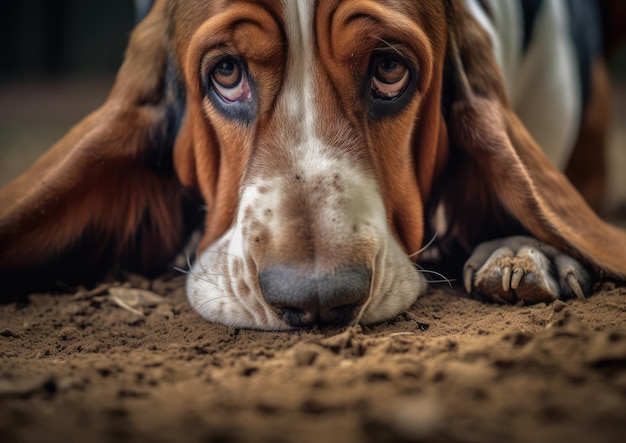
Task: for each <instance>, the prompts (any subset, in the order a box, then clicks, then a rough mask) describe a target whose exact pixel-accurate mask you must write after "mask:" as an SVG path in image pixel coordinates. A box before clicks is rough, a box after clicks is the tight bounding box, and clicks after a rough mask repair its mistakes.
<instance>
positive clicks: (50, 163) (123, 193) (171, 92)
mask: <svg viewBox="0 0 626 443" xmlns="http://www.w3.org/2000/svg"><path fill="white" fill-rule="evenodd" d="M164 3H165V2H157V3H156V4H155V5H154V6H153V8H152V10H151V12H150V13H149V15H148V16H147V17H146V18H145V19H144V20H143V21H142V22H141V23H140V24H139V25H138V26H137V28H136V29H135V30H134V32H133V33H132V36H131V39H130V43H129V47H128V50H127V53H126V58H125V61H124V64H123V65H122V67H121V69H120V71H119V73H118V76H117V80H116V82H115V85H114V87H113V89H112V91H111V93H110V96H109V98H108V99H107V101H106V103H105V104H104V105H103V106H102V107H101V108H100V109H98V110H97V111H95V112H94V113H93V114H91V115H89V116H88V117H86V118H85V119H84V120H83V121H82V122H80V123H79V124H78V125H77V126H75V127H74V128H73V129H72V130H71V131H70V132H69V133H68V134H67V135H66V136H65V137H64V138H63V139H62V140H61V141H59V142H58V143H57V144H56V145H55V146H53V147H52V148H51V149H50V150H49V151H48V152H47V153H46V154H45V155H43V156H42V157H41V158H40V159H39V160H38V161H37V162H36V163H35V164H34V165H33V166H32V167H31V168H30V169H29V170H27V171H26V172H25V173H24V174H23V175H21V176H20V177H18V178H17V179H16V180H14V181H13V182H11V183H10V184H9V185H7V186H6V187H5V188H4V189H2V190H1V191H0V244H1V245H2V247H1V248H0V270H1V271H4V272H0V274H6V276H8V277H11V279H12V280H14V281H15V280H20V277H21V280H23V281H24V280H25V279H31V278H32V277H33V276H36V279H37V280H38V281H40V277H41V276H42V275H44V274H45V271H48V273H49V274H50V275H49V276H50V277H51V278H53V279H55V280H56V279H59V278H60V279H67V278H69V279H70V280H72V279H71V277H76V278H75V280H78V281H83V280H84V278H85V273H87V274H90V273H91V274H92V275H94V276H95V274H97V272H96V273H92V272H90V271H94V270H99V271H102V270H104V268H105V267H106V266H110V265H111V264H113V263H121V265H122V266H128V267H130V268H133V269H136V270H139V271H145V272H150V271H154V270H157V269H159V268H162V267H163V266H164V264H165V263H167V262H168V261H169V260H171V259H172V257H173V255H174V254H175V253H176V251H177V250H178V248H179V247H180V246H181V243H182V242H183V241H184V236H185V225H186V222H187V221H186V220H185V216H184V213H185V210H186V209H185V208H186V207H187V205H188V204H189V202H190V197H189V196H188V195H187V191H185V190H184V188H183V186H182V185H181V184H180V182H179V180H178V179H177V177H176V175H175V173H174V168H173V165H172V163H173V158H172V145H173V143H174V140H175V138H176V133H177V131H178V126H179V123H180V120H181V118H182V117H181V116H182V114H183V111H184V106H185V105H184V96H181V95H182V93H181V92H180V91H182V88H180V87H177V85H176V84H175V83H176V75H175V70H174V68H173V67H172V66H171V65H170V60H169V57H168V52H167V42H166V35H167V32H166V23H165V16H164ZM42 273H43V274H42ZM16 276H17V277H16ZM3 277H4V275H3Z"/></svg>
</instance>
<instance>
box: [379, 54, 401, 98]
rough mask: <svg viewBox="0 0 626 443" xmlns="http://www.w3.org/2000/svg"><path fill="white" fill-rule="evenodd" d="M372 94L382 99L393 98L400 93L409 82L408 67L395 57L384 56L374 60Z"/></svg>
mask: <svg viewBox="0 0 626 443" xmlns="http://www.w3.org/2000/svg"><path fill="white" fill-rule="evenodd" d="M373 70H374V72H373V75H372V84H371V88H372V95H373V96H374V97H376V98H380V99H383V100H393V99H395V98H397V97H399V96H400V94H402V92H403V91H404V89H405V88H406V85H407V84H408V83H409V77H410V73H409V69H408V68H407V67H406V66H405V65H404V63H402V62H401V61H400V60H398V59H397V58H395V57H392V56H386V57H382V58H380V59H378V60H376V61H375V62H374V66H373Z"/></svg>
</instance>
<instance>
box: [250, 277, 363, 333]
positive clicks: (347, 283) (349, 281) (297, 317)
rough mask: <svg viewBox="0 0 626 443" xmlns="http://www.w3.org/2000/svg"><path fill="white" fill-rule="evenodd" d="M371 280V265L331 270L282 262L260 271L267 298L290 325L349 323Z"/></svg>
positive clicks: (263, 291)
mask: <svg viewBox="0 0 626 443" xmlns="http://www.w3.org/2000/svg"><path fill="white" fill-rule="evenodd" d="M370 280H371V272H370V270H369V269H367V268H353V269H349V270H344V271H341V272H337V273H334V274H329V273H315V272H313V273H312V272H307V271H306V270H303V269H301V268H297V267H292V266H284V265H278V266H273V267H271V268H267V269H265V270H264V271H262V272H261V273H259V283H260V285H261V292H262V293H263V298H265V301H267V303H269V305H270V306H272V307H274V308H276V309H277V310H278V312H279V313H280V315H282V317H283V320H284V321H285V323H287V324H288V325H289V326H310V325H313V324H315V323H322V324H328V323H334V324H348V323H349V322H350V321H351V320H352V319H353V317H354V313H355V309H356V308H357V307H358V306H359V305H361V304H362V303H364V302H365V300H367V297H368V295H369V291H370Z"/></svg>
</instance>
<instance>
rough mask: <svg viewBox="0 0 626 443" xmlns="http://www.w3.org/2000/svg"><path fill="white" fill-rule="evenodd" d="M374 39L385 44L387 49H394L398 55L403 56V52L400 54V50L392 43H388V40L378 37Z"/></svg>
mask: <svg viewBox="0 0 626 443" xmlns="http://www.w3.org/2000/svg"><path fill="white" fill-rule="evenodd" d="M374 38H375V39H376V40H378V41H380V42H382V43H384V44H385V45H387V47H389V48H390V49H393V50H394V51H395V52H397V53H398V55H400V56H401V55H402V52H400V51H399V50H398V48H396V47H395V46H394V45H393V44H392V43H390V42H388V41H387V40H385V39H384V38H381V37H376V36H374ZM380 49H382V48H380ZM380 49H379V50H380Z"/></svg>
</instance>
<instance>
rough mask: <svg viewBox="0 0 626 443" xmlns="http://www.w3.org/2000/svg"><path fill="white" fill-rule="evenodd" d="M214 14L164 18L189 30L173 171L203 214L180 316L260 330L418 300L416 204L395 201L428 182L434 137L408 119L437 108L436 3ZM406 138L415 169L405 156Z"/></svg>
mask: <svg viewBox="0 0 626 443" xmlns="http://www.w3.org/2000/svg"><path fill="white" fill-rule="evenodd" d="M215 3H220V2H215ZM221 3H223V4H219V5H218V4H214V5H213V7H212V8H207V9H209V10H207V11H206V12H204V11H202V8H198V16H199V17H198V16H194V17H187V16H185V15H183V14H180V15H179V16H177V14H176V9H177V8H174V11H173V19H174V20H197V25H194V26H189V25H188V24H186V25H185V26H180V28H182V29H185V30H189V29H193V30H194V32H193V33H184V34H183V35H176V29H177V26H176V22H175V25H174V36H175V37H174V38H177V39H178V40H176V41H177V42H180V41H183V42H186V43H177V44H176V47H177V48H178V51H179V60H178V62H179V63H180V65H181V66H183V67H184V71H185V76H186V82H187V86H188V88H189V96H188V106H189V108H188V112H189V115H188V116H187V118H188V119H189V121H188V122H187V125H189V127H188V128H186V129H188V130H190V131H192V133H193V134H194V135H195V139H193V140H189V139H186V138H183V139H182V141H181V142H180V143H179V144H178V145H177V146H176V153H175V155H176V160H177V166H178V172H179V175H180V176H181V178H182V179H183V182H187V183H199V184H200V187H202V186H203V184H205V183H206V185H205V188H204V189H202V192H203V195H204V197H205V199H206V200H207V202H208V203H209V215H208V218H207V232H206V236H205V238H204V240H203V242H202V244H201V247H200V250H199V257H198V260H197V262H196V264H195V265H194V266H193V268H192V270H191V273H190V278H189V280H188V286H187V289H188V296H189V299H190V301H191V303H192V305H193V306H194V307H195V308H196V309H197V310H198V311H199V312H200V314H201V315H202V316H203V317H205V318H206V319H208V320H211V321H218V322H223V323H226V324H231V325H234V326H242V327H256V328H269V329H281V328H288V327H294V326H302V325H310V324H313V323H317V322H320V323H347V322H350V321H353V320H357V319H358V320H360V321H363V322H366V323H371V322H376V321H380V320H383V319H387V318H390V317H392V316H394V315H396V314H397V313H399V312H402V311H403V310H406V309H407V308H408V307H409V306H410V305H411V304H412V303H413V302H414V301H415V299H416V298H417V297H418V295H419V294H420V293H422V292H423V291H424V289H425V283H424V281H423V279H422V277H421V276H420V274H419V273H418V272H417V270H416V269H415V267H414V264H413V263H412V262H411V261H410V259H409V258H408V257H407V254H410V253H415V252H417V249H418V248H419V245H420V244H421V241H422V235H423V232H422V218H423V210H422V202H421V200H420V199H419V198H406V197H407V196H409V195H410V196H416V195H420V186H424V187H428V186H429V185H430V183H429V181H430V179H431V176H432V169H433V167H434V161H435V159H434V155H433V154H432V153H434V152H435V149H434V146H428V144H429V143H430V144H436V143H438V142H439V140H438V137H437V136H438V135H439V127H438V125H439V121H438V115H434V116H433V115H421V113H420V111H421V105H422V103H423V102H424V101H427V100H438V99H439V94H438V93H437V92H435V93H434V94H433V93H432V90H433V89H434V90H435V91H437V90H438V86H440V82H441V78H440V77H441V70H442V64H443V60H441V59H437V58H436V57H435V56H434V54H442V53H443V52H444V51H442V50H441V48H442V47H443V46H444V45H445V26H443V25H445V15H444V14H445V12H444V10H443V6H442V5H438V4H437V3H436V2H422V3H423V5H420V2H415V1H405V2H398V1H396V2H390V3H388V2H378V1H345V2H317V1H290V0H287V1H266V2H265V1H264V2H245V1H234V2H221ZM387 3H388V4H387ZM187 8H188V5H186V4H185V9H187ZM191 9H193V8H191ZM442 24H443V25H442ZM184 130H185V128H183V131H184ZM416 132H422V133H420V134H419V135H418V134H416ZM424 132H427V133H426V134H424ZM198 134H202V135H203V137H204V138H203V139H201V140H199V139H198ZM416 137H419V139H420V140H421V143H422V146H419V152H421V153H422V154H426V155H423V156H422V158H420V160H422V161H423V162H424V163H423V164H420V165H419V166H418V169H421V171H420V170H418V171H416V166H415V163H413V162H412V161H407V159H409V160H410V159H413V157H414V155H415V153H414V146H413V144H412V140H413V139H414V138H416ZM179 138H180V136H179ZM185 142H187V143H188V144H185ZM429 154H430V155H429ZM189 156H194V162H193V163H194V164H195V165H196V169H195V170H193V171H190V170H189V169H188V165H189V160H188V158H189ZM216 158H219V161H218V162H216V161H215V159H216ZM216 164H219V170H218V171H216V170H215V166H216ZM420 172H422V176H423V179H424V181H425V183H419V181H418V180H419V178H420V175H419V173H420ZM208 178H210V180H207V179H208ZM207 182H208V183H207ZM215 208H219V210H217V211H215V210H214V209H215ZM212 212H213V214H215V216H213V215H212V214H211V213H212ZM218 216H219V218H217V217H218Z"/></svg>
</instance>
